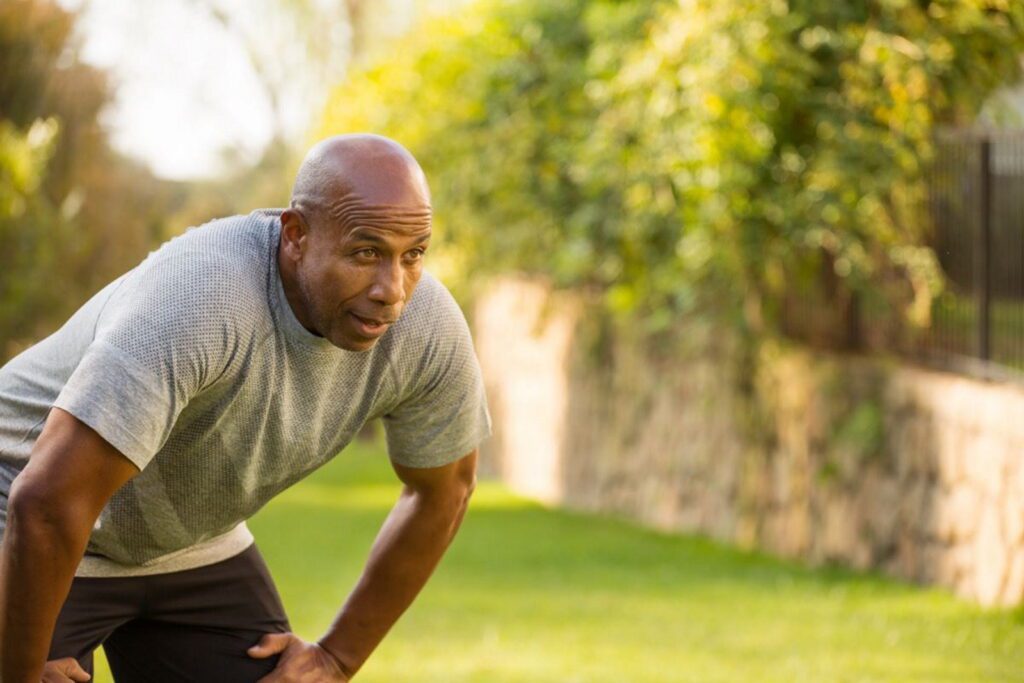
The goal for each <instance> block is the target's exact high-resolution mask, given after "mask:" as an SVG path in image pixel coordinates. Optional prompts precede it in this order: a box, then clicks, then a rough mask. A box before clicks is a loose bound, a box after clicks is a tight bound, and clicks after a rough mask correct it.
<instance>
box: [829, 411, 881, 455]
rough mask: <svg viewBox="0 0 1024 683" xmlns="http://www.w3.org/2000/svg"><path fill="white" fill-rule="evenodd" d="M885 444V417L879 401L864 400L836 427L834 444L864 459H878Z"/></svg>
mask: <svg viewBox="0 0 1024 683" xmlns="http://www.w3.org/2000/svg"><path fill="white" fill-rule="evenodd" d="M884 443H885V416H884V415H883V413H882V407H881V406H880V405H879V404H878V402H877V401H873V400H864V401H861V402H860V403H858V404H857V405H856V406H855V407H854V409H853V410H852V411H851V412H850V413H849V414H848V415H846V416H845V417H844V418H843V419H842V420H840V421H839V423H838V424H837V425H836V428H835V432H834V434H833V444H834V445H836V446H840V447H843V448H846V449H849V450H851V451H853V452H854V453H856V454H858V455H859V456H861V457H862V458H871V457H877V456H878V455H879V454H880V453H881V452H882V447H883V445H884Z"/></svg>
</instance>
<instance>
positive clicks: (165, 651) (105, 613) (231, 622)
mask: <svg viewBox="0 0 1024 683" xmlns="http://www.w3.org/2000/svg"><path fill="white" fill-rule="evenodd" d="M290 630H291V628H290V626H289V624H288V618H287V617H286V616H285V613H284V606H283V605H282V604H281V598H280V596H278V594H277V589H276V588H275V587H274V582H273V580H272V579H271V578H270V572H269V570H268V569H267V565H266V563H265V562H264V561H263V557H262V556H261V555H260V553H259V551H258V550H257V549H256V546H255V545H253V546H250V547H249V548H248V549H247V550H245V551H243V552H242V553H240V554H238V555H236V556H235V557H232V558H229V559H227V560H224V561H222V562H217V563H216V564H211V565H208V566H205V567H198V568H196V569H188V570H185V571H180V572H173V573H170V574H154V575H152V576H129V577H118V578H87V577H76V578H75V579H74V581H73V582H72V584H71V592H70V593H69V594H68V598H67V600H66V601H65V602H64V606H63V607H62V608H61V611H60V616H59V617H58V618H57V627H56V629H55V630H54V635H53V642H52V643H51V646H50V656H49V659H60V658H63V657H74V658H75V659H77V660H78V661H79V663H80V664H81V665H82V667H83V668H85V670H86V671H88V672H89V673H92V653H93V651H94V650H95V649H96V648H97V647H98V646H100V645H101V644H102V645H103V650H104V652H105V653H106V655H107V661H108V662H109V663H110V669H111V671H112V672H113V674H114V679H115V680H116V681H117V683H142V682H146V683H178V682H180V683H186V682H188V683H203V682H204V681H211V682H214V681H216V683H254V682H255V681H257V680H258V679H260V678H261V677H263V676H265V675H266V674H268V673H270V671H272V670H273V669H274V666H275V665H276V663H277V657H271V658H268V659H253V658H251V657H249V655H248V654H247V653H246V650H247V649H248V648H250V647H252V646H253V645H255V644H256V643H257V642H259V640H260V638H261V637H262V636H263V635H264V634H267V633H284V632H287V631H290Z"/></svg>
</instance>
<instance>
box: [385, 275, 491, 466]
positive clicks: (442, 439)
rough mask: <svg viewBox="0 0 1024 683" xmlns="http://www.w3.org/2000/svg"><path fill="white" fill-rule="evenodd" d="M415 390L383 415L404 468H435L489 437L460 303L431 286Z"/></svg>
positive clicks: (389, 441)
mask: <svg viewBox="0 0 1024 683" xmlns="http://www.w3.org/2000/svg"><path fill="white" fill-rule="evenodd" d="M435 287H436V290H439V291H435V292H434V293H433V295H432V296H431V302H430V305H429V314H428V315H426V316H424V319H425V320H429V325H428V327H427V330H428V332H427V339H426V342H425V345H424V349H423V352H422V356H421V358H420V362H419V364H418V371H417V373H416V375H417V376H416V377H415V381H414V382H413V384H414V390H413V391H412V392H411V393H410V395H409V396H408V397H407V398H406V399H404V400H403V401H401V402H400V403H399V405H398V406H397V407H395V408H394V409H393V410H391V411H390V412H389V413H388V414H386V415H384V419H383V422H384V429H385V432H386V434H387V444H388V455H389V457H390V458H391V460H393V461H394V462H396V463H398V464H400V465H405V466H408V467H439V466H441V465H445V464H448V463H450V462H453V461H455V460H457V459H458V458H460V457H462V456H464V455H466V454H467V453H469V452H470V451H472V450H473V449H474V448H477V447H478V446H479V445H480V443H481V442H482V441H483V440H484V439H486V438H487V437H488V436H490V433H491V418H490V415H489V414H488V412H487V398H486V396H485V394H484V383H483V377H482V374H481V372H480V364H479V362H478V361H477V357H476V353H475V351H474V349H473V340H472V337H471V336H470V332H469V326H468V325H467V324H466V319H465V317H463V315H462V311H461V310H460V309H459V307H458V304H456V303H455V300H454V299H453V298H452V297H451V295H450V294H449V293H448V291H447V290H446V289H444V287H443V286H441V285H440V284H439V283H435Z"/></svg>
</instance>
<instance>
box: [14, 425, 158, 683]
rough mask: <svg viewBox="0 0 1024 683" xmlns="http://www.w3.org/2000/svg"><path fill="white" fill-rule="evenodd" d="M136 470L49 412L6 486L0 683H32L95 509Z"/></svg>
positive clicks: (90, 434)
mask: <svg viewBox="0 0 1024 683" xmlns="http://www.w3.org/2000/svg"><path fill="white" fill-rule="evenodd" d="M138 472H139V470H138V468H137V467H135V465H133V464H132V463H131V461H129V460H128V459H127V458H126V457H124V456H123V455H122V454H121V453H120V452H119V451H118V450H117V449H115V448H114V447H113V446H111V445H110V444H109V443H107V442H106V441H105V440H104V439H103V438H102V437H101V436H100V435H99V434H97V433H96V432H95V431H93V430H92V429H91V428H89V427H88V426H87V425H85V424H84V423H82V422H81V421H79V420H78V419H76V418H75V417H74V416H72V415H71V414H70V413H67V412H65V411H63V410H61V409H60V408H53V409H52V410H51V411H50V415H49V417H48V418H47V420H46V425H45V427H44V428H43V431H42V434H40V435H39V438H38V439H37V441H36V443H35V446H34V447H33V449H32V457H31V459H30V460H29V463H28V465H27V466H26V467H25V469H24V470H23V471H22V473H21V474H20V475H18V477H17V478H16V479H15V480H14V484H13V485H12V487H11V492H10V497H9V499H8V501H7V526H6V530H5V531H4V538H3V543H2V544H0V681H3V682H4V683H39V680H40V678H41V677H42V674H43V667H44V664H45V661H46V656H47V653H48V651H49V648H50V639H51V638H52V637H53V628H54V625H55V623H56V621H57V615H58V613H59V612H60V608H61V605H63V603H64V600H65V598H67V594H68V591H69V590H70V588H71V580H72V578H73V577H74V574H75V569H76V568H77V566H78V563H79V561H80V560H81V559H82V555H83V553H84V552H85V546H86V544H87V543H88V541H89V534H90V532H91V531H92V526H93V524H94V523H95V522H96V518H97V517H99V514H100V512H101V511H102V510H103V506H104V505H106V504H107V501H108V500H109V499H110V497H111V496H112V495H113V494H114V492H115V491H117V489H119V488H120V487H121V486H122V485H123V484H124V483H125V482H126V481H128V480H129V479H131V478H132V477H134V476H135V475H136V474H138Z"/></svg>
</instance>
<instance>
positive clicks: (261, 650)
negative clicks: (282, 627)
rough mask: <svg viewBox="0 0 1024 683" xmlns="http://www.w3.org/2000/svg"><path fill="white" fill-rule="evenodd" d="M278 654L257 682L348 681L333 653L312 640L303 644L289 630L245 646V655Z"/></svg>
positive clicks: (258, 657) (266, 655) (269, 635)
mask: <svg viewBox="0 0 1024 683" xmlns="http://www.w3.org/2000/svg"><path fill="white" fill-rule="evenodd" d="M276 654H280V655H281V658H280V659H279V660H278V661H277V667H276V668H275V669H274V670H273V671H272V672H271V673H270V675H268V676H264V677H263V678H261V679H260V680H259V681H257V683H325V682H327V681H337V682H338V683H348V681H349V676H347V675H346V674H345V671H344V670H343V669H342V668H341V664H340V663H339V662H338V660H337V659H335V658H334V655H332V654H331V653H329V652H328V651H327V650H325V649H323V648H322V647H320V645H318V644H316V643H307V642H306V641H304V640H302V639H301V638H299V637H298V636H296V635H294V634H291V633H268V634H267V635H265V636H263V637H262V638H261V639H260V642H259V644H258V645H253V646H252V647H250V648H249V656H250V657H253V658H255V659H266V658H267V657H272V656H273V655H276Z"/></svg>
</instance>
